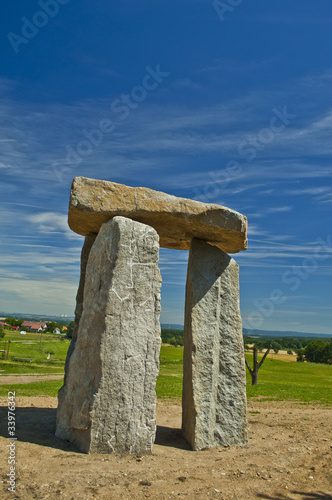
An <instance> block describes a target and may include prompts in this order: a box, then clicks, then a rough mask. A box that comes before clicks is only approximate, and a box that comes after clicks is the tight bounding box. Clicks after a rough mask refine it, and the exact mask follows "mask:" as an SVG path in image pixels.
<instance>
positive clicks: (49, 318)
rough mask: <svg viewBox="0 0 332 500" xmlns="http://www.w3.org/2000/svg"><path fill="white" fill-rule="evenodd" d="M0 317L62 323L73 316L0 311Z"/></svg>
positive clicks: (72, 318)
mask: <svg viewBox="0 0 332 500" xmlns="http://www.w3.org/2000/svg"><path fill="white" fill-rule="evenodd" d="M0 317H3V318H15V319H25V320H27V321H45V322H47V321H55V322H56V323H60V324H64V323H69V322H70V321H72V320H74V319H75V318H74V316H65V315H63V316H52V315H51V314H29V313H25V314H23V313H13V312H12V313H6V312H0Z"/></svg>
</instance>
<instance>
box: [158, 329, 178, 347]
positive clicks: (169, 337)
mask: <svg viewBox="0 0 332 500" xmlns="http://www.w3.org/2000/svg"><path fill="white" fill-rule="evenodd" d="M161 340H162V342H163V343H164V344H171V345H174V346H175V347H176V346H178V345H180V346H183V330H173V329H171V328H162V330H161Z"/></svg>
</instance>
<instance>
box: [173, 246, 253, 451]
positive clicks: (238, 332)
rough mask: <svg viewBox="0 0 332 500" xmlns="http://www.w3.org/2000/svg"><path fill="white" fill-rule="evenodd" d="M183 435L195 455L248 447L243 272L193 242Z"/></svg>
mask: <svg viewBox="0 0 332 500" xmlns="http://www.w3.org/2000/svg"><path fill="white" fill-rule="evenodd" d="M183 377H184V378H183V394H182V430H183V433H184V436H185V438H186V439H187V441H188V442H189V444H190V445H191V447H192V448H193V450H201V449H203V448H210V447H213V446H220V445H225V444H229V445H245V444H246V443H247V404H246V373H245V359H244V347H243V337H242V322H241V316H240V306H239V270H238V265H237V264H236V262H235V261H234V260H233V259H232V258H231V257H229V255H227V254H226V253H224V252H223V251H222V250H220V249H219V248H216V247H212V246H211V245H209V244H208V243H206V242H204V241H201V240H197V239H194V240H193V241H192V244H191V248H190V255H189V264H188V274H187V285H186V307H185V326H184V362H183Z"/></svg>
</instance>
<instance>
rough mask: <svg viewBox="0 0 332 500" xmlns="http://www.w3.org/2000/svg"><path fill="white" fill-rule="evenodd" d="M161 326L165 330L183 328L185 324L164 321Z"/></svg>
mask: <svg viewBox="0 0 332 500" xmlns="http://www.w3.org/2000/svg"><path fill="white" fill-rule="evenodd" d="M160 326H161V328H162V329H163V330H183V325H177V324H175V323H162V324H161V325H160Z"/></svg>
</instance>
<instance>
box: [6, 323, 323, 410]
mask: <svg viewBox="0 0 332 500" xmlns="http://www.w3.org/2000/svg"><path fill="white" fill-rule="evenodd" d="M5 339H6V340H8V339H11V340H12V342H11V346H10V353H9V360H8V361H7V360H0V375H3V376H6V375H11V374H22V375H23V374H27V375H29V374H36V373H38V374H45V375H48V374H63V373H64V361H65V357H66V353H67V349H68V346H69V342H70V341H69V340H68V339H65V338H63V337H59V336H58V335H52V334H43V337H42V342H41V345H40V334H33V333H30V334H27V335H25V336H24V337H23V336H22V335H19V334H17V333H12V332H10V333H8V334H7V335H6V337H5ZM1 344H3V341H2V342H1ZM48 354H49V356H48ZM246 356H247V359H248V361H249V364H250V365H252V354H248V353H247V354H246ZM47 357H49V359H47ZM15 358H17V359H21V361H15V360H14V359H15ZM182 358H183V348H182V347H173V346H168V345H162V347H161V352H160V372H159V377H158V380H157V387H156V392H157V397H158V398H160V399H170V400H178V401H180V400H181V393H182ZM22 359H29V362H27V361H22ZM31 360H32V361H31ZM3 378H5V377H3ZM3 381H4V380H3ZM61 385H62V379H61V380H60V379H59V380H49V381H43V382H31V383H28V384H10V385H9V384H6V385H0V396H6V395H7V393H8V391H9V390H10V391H13V390H14V391H16V394H17V396H39V395H48V396H56V395H57V392H58V390H59V388H60V387H61ZM331 387H332V366H331V365H322V364H315V363H296V362H293V363H290V362H287V361H283V360H280V359H277V356H276V355H273V357H272V355H271V354H269V356H268V357H267V358H266V360H265V361H264V364H263V365H262V367H261V369H260V371H259V376H258V385H257V386H252V385H251V377H250V375H249V374H248V372H247V395H248V398H249V399H251V398H253V399H262V398H263V399H264V400H271V401H272V400H275V401H284V400H289V401H298V402H302V403H304V404H306V403H315V404H323V405H332V389H331Z"/></svg>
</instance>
